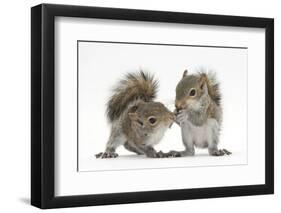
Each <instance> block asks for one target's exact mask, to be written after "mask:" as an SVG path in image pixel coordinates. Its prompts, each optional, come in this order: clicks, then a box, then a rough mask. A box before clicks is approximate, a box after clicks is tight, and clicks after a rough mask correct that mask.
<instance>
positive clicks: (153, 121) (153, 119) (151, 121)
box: [148, 117, 156, 124]
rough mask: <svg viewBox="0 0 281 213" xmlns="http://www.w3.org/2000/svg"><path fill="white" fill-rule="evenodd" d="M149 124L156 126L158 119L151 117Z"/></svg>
mask: <svg viewBox="0 0 281 213" xmlns="http://www.w3.org/2000/svg"><path fill="white" fill-rule="evenodd" d="M148 121H149V123H151V124H155V123H156V118H155V117H150V118H148Z"/></svg>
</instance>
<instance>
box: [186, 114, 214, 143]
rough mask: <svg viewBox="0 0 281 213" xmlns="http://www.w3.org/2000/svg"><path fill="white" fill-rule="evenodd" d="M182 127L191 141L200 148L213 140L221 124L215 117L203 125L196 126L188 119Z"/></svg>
mask: <svg viewBox="0 0 281 213" xmlns="http://www.w3.org/2000/svg"><path fill="white" fill-rule="evenodd" d="M182 128H184V129H185V133H186V134H188V137H189V138H190V140H191V142H192V143H193V144H194V145H195V146H196V147H198V148H206V147H208V145H209V144H211V143H212V142H213V141H212V140H213V137H214V134H217V133H218V131H219V125H218V122H217V121H216V120H215V119H208V120H207V122H206V123H205V124H204V125H202V126H195V125H193V124H192V123H191V122H189V121H187V122H184V123H183V126H182Z"/></svg>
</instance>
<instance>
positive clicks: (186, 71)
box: [182, 70, 188, 78]
mask: <svg viewBox="0 0 281 213" xmlns="http://www.w3.org/2000/svg"><path fill="white" fill-rule="evenodd" d="M187 73H188V70H185V71H184V72H183V74H182V77H183V78H184V77H185V76H187Z"/></svg>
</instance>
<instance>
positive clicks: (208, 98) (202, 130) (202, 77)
mask: <svg viewBox="0 0 281 213" xmlns="http://www.w3.org/2000/svg"><path fill="white" fill-rule="evenodd" d="M175 107H176V110H175V115H176V123H178V124H179V125H180V127H181V134H182V141H183V144H184V146H185V150H184V151H181V152H178V151H170V152H169V155H171V156H174V157H180V156H192V155H194V154H195V149H194V147H198V148H207V149H208V152H209V154H210V155H212V156H222V155H225V154H226V155H229V154H231V152H229V151H228V150H226V149H218V143H219V135H220V129H221V122H222V106H221V94H220V89H219V83H218V82H217V80H216V77H215V74H214V73H206V72H204V71H203V72H199V73H198V74H193V75H191V74H188V71H187V70H185V71H184V73H183V76H182V79H181V80H180V81H179V83H178V85H177V87H176V101H175Z"/></svg>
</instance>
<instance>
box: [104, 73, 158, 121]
mask: <svg viewBox="0 0 281 213" xmlns="http://www.w3.org/2000/svg"><path fill="white" fill-rule="evenodd" d="M157 89H158V82H157V81H156V80H155V79H154V76H153V75H150V74H148V73H145V72H143V71H140V72H137V73H128V74H127V75H126V76H125V78H124V79H122V80H121V81H120V82H119V84H118V85H117V86H116V87H115V89H114V90H113V95H112V96H111V98H110V99H109V101H108V103H107V117H108V119H109V120H110V121H114V120H116V119H117V118H119V117H120V116H121V114H122V113H123V112H124V111H125V110H126V109H127V108H128V106H129V104H130V103H131V102H133V101H135V100H138V99H141V100H143V101H146V102H148V101H152V100H153V99H154V98H155V97H156V93H157Z"/></svg>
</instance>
